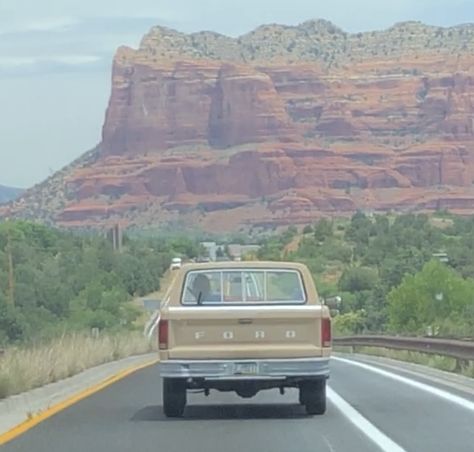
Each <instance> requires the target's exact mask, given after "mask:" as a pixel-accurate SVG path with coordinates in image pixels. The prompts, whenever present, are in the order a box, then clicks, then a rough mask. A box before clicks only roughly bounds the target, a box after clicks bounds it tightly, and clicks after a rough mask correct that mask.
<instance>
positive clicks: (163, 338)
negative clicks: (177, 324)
mask: <svg viewBox="0 0 474 452" xmlns="http://www.w3.org/2000/svg"><path fill="white" fill-rule="evenodd" d="M158 347H159V348H160V350H167V349H168V320H163V319H160V321H159V323H158Z"/></svg>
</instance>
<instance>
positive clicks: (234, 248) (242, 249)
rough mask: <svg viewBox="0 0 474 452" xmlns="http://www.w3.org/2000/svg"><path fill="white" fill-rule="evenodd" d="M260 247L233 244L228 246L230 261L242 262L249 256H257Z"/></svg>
mask: <svg viewBox="0 0 474 452" xmlns="http://www.w3.org/2000/svg"><path fill="white" fill-rule="evenodd" d="M259 249H260V245H239V244H231V245H228V246H227V251H228V253H229V257H230V259H232V260H234V261H240V260H242V258H244V257H245V256H247V255H249V254H257V252H258V250H259Z"/></svg>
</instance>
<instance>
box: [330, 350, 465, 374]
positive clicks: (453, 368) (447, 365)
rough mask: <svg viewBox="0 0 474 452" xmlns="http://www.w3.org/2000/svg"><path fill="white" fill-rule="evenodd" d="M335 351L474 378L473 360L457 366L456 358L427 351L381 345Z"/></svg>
mask: <svg viewBox="0 0 474 452" xmlns="http://www.w3.org/2000/svg"><path fill="white" fill-rule="evenodd" d="M334 350H335V351H339V352H342V353H357V354H363V355H372V356H380V357H383V358H390V359H395V360H398V361H405V362H408V363H414V364H421V365H423V366H428V367H432V368H434V369H439V370H445V371H447V372H453V373H458V374H461V375H464V376H466V377H471V378H474V361H469V362H468V363H467V364H464V365H462V366H458V365H457V363H456V359H454V358H450V357H447V356H441V355H431V354H427V353H420V352H412V351H407V350H391V349H387V348H381V347H360V346H357V347H355V350H354V351H352V350H351V347H343V346H337V347H334Z"/></svg>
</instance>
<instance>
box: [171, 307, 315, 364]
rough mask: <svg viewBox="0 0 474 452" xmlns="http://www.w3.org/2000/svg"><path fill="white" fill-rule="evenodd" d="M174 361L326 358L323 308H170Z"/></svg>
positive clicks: (172, 357)
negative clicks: (323, 337)
mask: <svg viewBox="0 0 474 452" xmlns="http://www.w3.org/2000/svg"><path fill="white" fill-rule="evenodd" d="M166 317H167V320H168V322H169V344H168V358H170V359H191V358H192V359H219V358H227V359H229V358H239V359H245V358H299V357H315V356H322V355H323V348H322V347H321V317H322V306H321V305H304V306H287V305H284V306H268V305H266V306H251V307H249V306H246V307H240V306H239V307H237V306H228V307H225V308H222V307H220V308H219V309H216V308H215V307H207V306H195V307H170V309H169V310H168V312H167V316H166Z"/></svg>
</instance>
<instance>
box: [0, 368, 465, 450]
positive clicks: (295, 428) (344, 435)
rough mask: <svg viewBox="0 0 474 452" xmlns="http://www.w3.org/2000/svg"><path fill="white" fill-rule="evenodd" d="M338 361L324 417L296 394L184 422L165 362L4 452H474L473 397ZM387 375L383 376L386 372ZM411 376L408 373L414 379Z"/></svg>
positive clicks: (215, 402)
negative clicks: (164, 394) (164, 389)
mask: <svg viewBox="0 0 474 452" xmlns="http://www.w3.org/2000/svg"><path fill="white" fill-rule="evenodd" d="M363 366H364V364H362V367H361V365H360V364H357V362H356V363H355V364H354V363H353V362H349V361H344V360H342V361H341V360H333V362H332V364H331V372H332V374H331V379H330V388H331V389H330V391H329V394H328V397H329V404H328V410H327V413H326V414H325V415H324V416H315V417H308V416H306V415H305V412H304V410H303V408H302V407H300V406H299V405H298V404H297V392H296V391H288V392H287V393H286V394H285V395H284V396H281V395H280V394H279V393H278V391H266V392H262V393H260V394H259V395H258V396H257V397H255V398H253V399H248V400H245V399H241V398H239V397H237V396H234V395H233V394H226V393H218V392H213V393H211V395H210V397H208V398H206V397H205V396H204V395H203V394H192V395H190V396H189V397H188V403H189V405H188V407H187V408H186V411H185V416H184V418H182V419H177V420H175V419H171V420H170V419H167V418H165V417H164V415H163V414H162V409H161V386H160V379H159V369H158V367H157V366H154V367H151V368H147V369H145V370H141V371H139V372H137V373H135V374H133V375H132V376H130V377H128V378H126V379H124V380H122V381H119V382H117V383H115V384H114V385H112V386H110V387H108V388H107V389H104V390H102V391H101V392H99V393H97V394H95V395H94V396H92V397H89V398H87V399H84V400H82V401H81V402H79V403H78V404H76V405H74V406H72V407H70V408H68V409H67V410H65V411H63V412H61V413H59V414H57V415H55V416H53V417H52V418H50V419H48V420H46V421H45V422H43V423H41V424H39V425H37V426H36V427H34V428H33V429H31V430H30V431H28V432H27V433H25V434H24V435H22V436H20V437H18V438H17V439H15V440H14V441H12V442H10V443H8V444H6V445H5V446H3V448H0V449H1V450H2V452H20V451H21V452H30V451H31V452H86V451H104V452H108V451H110V452H125V451H127V452H129V451H137V452H148V451H150V452H151V451H153V452H160V451H163V452H174V451H176V452H184V451H192V452H224V451H225V452H227V451H229V452H234V451H235V452H243V451H260V452H266V451H268V452H290V451H295V452H306V451H308V452H309V451H311V452H316V451H318V452H326V451H327V452H335V451H338V452H343V451H348V452H349V451H350V452H371V451H380V450H386V451H390V452H397V451H403V450H405V451H413V452H436V451H439V452H446V451H449V452H464V451H466V452H468V451H469V452H472V451H473V450H474V396H473V395H472V394H469V393H468V392H466V393H463V392H462V391H460V390H453V389H450V388H448V387H443V385H441V386H440V385H435V386H433V384H431V383H427V381H424V380H423V379H422V378H417V377H414V376H413V375H410V376H408V377H407V374H404V373H403V371H400V372H395V373H393V370H390V373H387V369H384V368H383V367H377V366H373V365H371V366H369V367H363ZM377 371H378V372H377ZM407 378H409V379H407Z"/></svg>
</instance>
